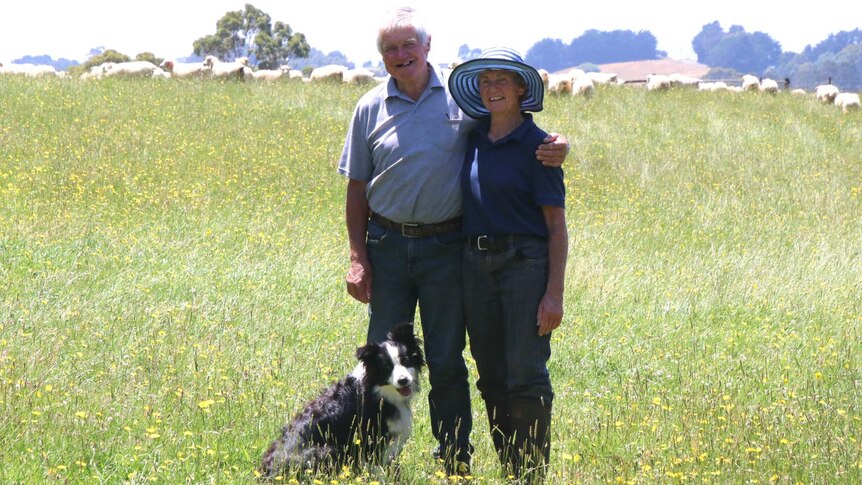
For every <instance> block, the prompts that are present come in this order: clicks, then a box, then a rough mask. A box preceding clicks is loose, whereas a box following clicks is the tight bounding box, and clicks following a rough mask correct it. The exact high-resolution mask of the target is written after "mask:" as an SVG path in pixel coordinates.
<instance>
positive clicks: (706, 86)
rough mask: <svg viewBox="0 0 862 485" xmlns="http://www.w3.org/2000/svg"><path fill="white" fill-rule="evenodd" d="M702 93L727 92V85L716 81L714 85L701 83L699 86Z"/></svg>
mask: <svg viewBox="0 0 862 485" xmlns="http://www.w3.org/2000/svg"><path fill="white" fill-rule="evenodd" d="M697 89H699V90H700V91H727V83H726V82H724V81H716V82H714V83H700V84H698V86H697Z"/></svg>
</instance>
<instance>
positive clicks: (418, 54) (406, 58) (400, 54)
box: [382, 28, 431, 82]
mask: <svg viewBox="0 0 862 485" xmlns="http://www.w3.org/2000/svg"><path fill="white" fill-rule="evenodd" d="M382 45H383V64H384V65H385V66H386V71H387V72H388V73H389V74H390V75H391V76H392V77H394V78H395V80H396V81H405V82H422V81H423V80H424V79H426V78H425V76H426V75H427V67H426V62H427V60H428V51H429V50H430V48H431V47H430V45H428V44H425V45H423V44H421V43H420V42H419V36H418V35H416V31H415V30H413V29H412V28H403V29H396V30H393V31H391V32H388V33H386V34H383V43H382Z"/></svg>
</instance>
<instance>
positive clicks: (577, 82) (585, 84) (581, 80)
mask: <svg viewBox="0 0 862 485" xmlns="http://www.w3.org/2000/svg"><path fill="white" fill-rule="evenodd" d="M595 90H596V88H595V85H594V84H593V80H592V79H590V77H589V76H583V77H578V78H574V79H573V80H572V96H583V97H585V98H591V97H592V96H593V93H594V92H595Z"/></svg>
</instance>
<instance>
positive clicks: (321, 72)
mask: <svg viewBox="0 0 862 485" xmlns="http://www.w3.org/2000/svg"><path fill="white" fill-rule="evenodd" d="M346 71H347V68H346V67H344V66H339V65H337V64H329V65H327V66H321V67H317V68H315V69H314V70H313V71H311V76H309V79H310V80H311V82H325V81H330V82H338V83H340V82H343V81H344V73H345V72H346Z"/></svg>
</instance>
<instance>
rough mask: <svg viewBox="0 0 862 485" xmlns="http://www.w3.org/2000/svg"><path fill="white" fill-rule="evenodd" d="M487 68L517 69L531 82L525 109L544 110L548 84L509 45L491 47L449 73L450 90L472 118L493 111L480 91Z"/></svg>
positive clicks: (522, 105) (523, 103)
mask: <svg viewBox="0 0 862 485" xmlns="http://www.w3.org/2000/svg"><path fill="white" fill-rule="evenodd" d="M487 69H497V70H503V71H514V72H517V73H518V74H520V75H521V77H522V78H524V81H526V82H527V92H526V93H524V96H523V97H522V99H521V111H542V99H543V98H544V96H545V85H544V84H543V83H542V77H541V76H540V75H539V73H538V72H537V71H536V70H535V69H533V68H532V67H530V66H529V65H527V64H525V63H524V60H523V59H522V58H521V55H520V54H518V52H517V51H515V50H514V49H510V48H508V47H491V48H488V49H485V50H484V51H482V53H481V54H480V55H479V57H477V58H475V59H470V60H469V61H465V62H464V63H463V64H460V65H458V66H457V67H456V68H455V70H453V71H452V74H451V75H450V76H449V92H450V93H451V94H452V98H454V99H455V102H456V103H458V106H460V107H461V109H462V110H463V111H464V112H465V113H467V115H468V116H470V117H471V118H483V117H486V116H490V114H491V113H489V112H488V110H487V109H486V108H485V105H484V104H482V96H480V95H479V82H478V77H479V73H480V72H482V71H485V70H487Z"/></svg>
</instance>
